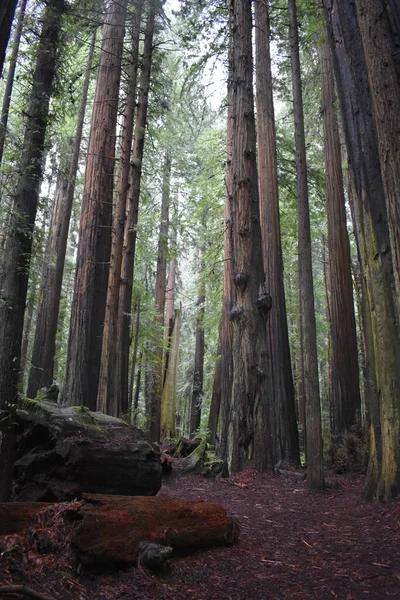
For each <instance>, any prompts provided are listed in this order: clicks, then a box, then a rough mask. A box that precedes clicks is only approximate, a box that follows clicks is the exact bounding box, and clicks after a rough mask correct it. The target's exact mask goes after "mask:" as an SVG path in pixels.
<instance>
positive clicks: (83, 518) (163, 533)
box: [0, 494, 239, 565]
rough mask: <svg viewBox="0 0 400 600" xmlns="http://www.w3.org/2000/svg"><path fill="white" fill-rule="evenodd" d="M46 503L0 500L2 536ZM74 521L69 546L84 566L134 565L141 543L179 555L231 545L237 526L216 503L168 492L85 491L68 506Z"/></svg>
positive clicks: (30, 522) (20, 526)
mask: <svg viewBox="0 0 400 600" xmlns="http://www.w3.org/2000/svg"><path fill="white" fill-rule="evenodd" d="M46 506H49V503H41V502H29V503H23V502H9V503H3V504H0V535H2V534H6V533H15V532H17V531H19V532H20V531H22V530H24V529H27V528H28V527H30V526H32V525H33V524H34V521H35V516H36V514H37V513H38V512H39V511H40V510H41V509H43V508H44V507H46ZM73 512H76V517H77V519H76V520H75V519H74V521H75V523H78V525H77V529H76V532H75V534H74V535H73V537H72V545H73V547H74V549H75V550H76V551H77V553H78V555H79V559H80V560H81V561H82V562H83V563H86V564H95V563H107V564H112V563H117V564H127V565H128V564H137V561H138V555H139V546H140V544H141V542H153V543H156V544H162V545H164V546H170V547H172V548H173V549H174V551H177V552H178V553H179V554H182V553H188V552H191V551H193V550H196V549H198V548H211V547H214V546H221V545H231V544H233V543H234V542H235V540H236V539H237V538H238V535H239V527H238V525H237V523H236V522H235V521H234V519H233V518H232V517H230V516H228V515H227V513H226V510H225V509H224V508H223V507H222V506H221V505H219V504H211V503H208V502H204V501H202V500H181V499H179V498H171V497H169V496H156V497H147V496H109V495H103V494H84V498H83V501H82V502H79V503H78V502H77V503H74V504H73V505H72V504H71V508H68V514H69V515H70V516H71V514H72V513H73Z"/></svg>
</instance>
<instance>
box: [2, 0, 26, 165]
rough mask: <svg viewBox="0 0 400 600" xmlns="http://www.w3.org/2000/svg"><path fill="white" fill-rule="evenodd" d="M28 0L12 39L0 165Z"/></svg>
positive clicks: (21, 8) (3, 109) (19, 15)
mask: <svg viewBox="0 0 400 600" xmlns="http://www.w3.org/2000/svg"><path fill="white" fill-rule="evenodd" d="M26 2H27V0H21V4H20V6H19V11H18V20H17V24H16V27H15V33H14V37H13V40H12V50H11V54H10V58H9V61H8V65H9V66H8V73H7V81H6V89H5V90H4V100H3V106H2V109H1V115H0V116H1V118H0V165H1V163H2V160H3V152H4V142H5V139H6V133H7V123H8V113H9V110H10V104H11V94H12V89H13V85H14V77H15V69H16V67H17V57H18V51H19V44H20V41H21V33H22V27H23V24H24V17H25V8H26ZM0 35H1V34H0ZM0 72H1V69H0Z"/></svg>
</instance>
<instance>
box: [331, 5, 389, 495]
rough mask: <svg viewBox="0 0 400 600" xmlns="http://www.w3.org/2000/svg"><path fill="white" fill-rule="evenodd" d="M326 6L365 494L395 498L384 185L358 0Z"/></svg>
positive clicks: (386, 222)
mask: <svg viewBox="0 0 400 600" xmlns="http://www.w3.org/2000/svg"><path fill="white" fill-rule="evenodd" d="M324 6H325V13H326V17H327V25H328V34H329V41H330V44H331V48H332V50H333V56H334V66H335V72H336V80H337V85H338V92H339V98H340V105H341V110H342V115H343V123H344V131H345V137H346V145H347V151H348V157H349V164H350V171H351V175H352V192H353V193H352V198H353V215H354V229H355V233H356V238H357V245H358V250H359V256H360V261H361V270H362V273H363V290H364V292H365V296H364V302H363V305H364V307H365V313H364V315H363V316H364V328H365V331H364V334H365V335H364V339H365V340H366V344H365V351H366V362H367V367H368V373H369V380H368V382H367V383H368V388H367V389H368V391H369V394H370V416H371V424H370V452H369V455H370V459H369V467H368V472H367V478H366V483H365V488H364V495H365V497H366V498H368V499H372V498H376V499H378V500H381V501H389V500H391V499H392V498H394V497H396V496H397V495H398V494H399V490H400V469H399V465H400V460H399V458H398V450H399V446H398V435H397V436H396V430H398V416H397V414H396V411H397V413H398V409H396V406H397V402H398V399H399V398H400V334H399V329H398V326H397V323H398V313H397V310H396V291H395V289H396V288H395V282H394V274H393V256H392V248H391V239H390V235H389V224H388V214H387V209H386V198H385V188H384V184H383V180H382V173H381V165H380V161H379V150H378V140H377V130H376V124H375V121H374V119H373V113H374V109H373V100H372V98H371V96H372V94H371V90H370V87H369V83H368V72H367V65H366V61H365V55H364V50H363V46H362V40H361V35H360V29H359V24H358V19H357V14H356V8H355V5H354V3H342V2H338V1H337V0H324ZM394 439H396V440H397V441H396V442H395V443H393V440H394Z"/></svg>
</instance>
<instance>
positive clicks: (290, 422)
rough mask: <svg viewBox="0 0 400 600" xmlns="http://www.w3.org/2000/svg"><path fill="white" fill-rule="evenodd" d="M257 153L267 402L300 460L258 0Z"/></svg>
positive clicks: (287, 446)
mask: <svg viewBox="0 0 400 600" xmlns="http://www.w3.org/2000/svg"><path fill="white" fill-rule="evenodd" d="M254 17H255V32H256V36H255V42H256V99H257V140H258V144H257V158H258V185H259V192H260V214H261V232H262V239H263V257H264V270H265V287H266V289H267V290H268V292H269V293H270V294H271V297H272V308H271V312H270V316H269V323H268V336H269V344H270V357H271V358H270V360H271V381H270V382H269V388H270V391H269V397H270V400H269V404H271V405H273V406H271V407H270V418H271V421H272V422H273V423H274V422H275V428H276V434H275V439H276V450H275V452H276V456H277V459H278V460H282V459H283V460H285V461H288V462H289V463H291V464H293V465H299V464H300V451H299V440H298V433H297V423H296V411H295V398H294V386H293V376H292V365H291V360H290V348H289V335H288V325H287V316H286V303H285V290H284V283H283V261H282V246H281V232H280V218H279V191H278V169H277V156H276V135H275V115H274V101H273V93H272V72H271V54H270V43H269V37H270V24H269V10H268V2H267V1H265V0H256V2H255V10H254Z"/></svg>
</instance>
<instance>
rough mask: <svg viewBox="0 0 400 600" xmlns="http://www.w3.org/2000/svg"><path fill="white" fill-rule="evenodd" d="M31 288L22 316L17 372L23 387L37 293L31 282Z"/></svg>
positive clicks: (34, 285)
mask: <svg viewBox="0 0 400 600" xmlns="http://www.w3.org/2000/svg"><path fill="white" fill-rule="evenodd" d="M31 285H32V288H31V291H30V294H29V299H28V302H27V304H26V307H25V318H24V330H23V334H22V345H21V368H20V373H19V383H20V385H21V386H22V387H24V383H25V382H24V379H25V377H24V376H25V369H26V363H27V358H28V347H29V337H30V333H31V327H32V320H33V313H34V311H35V299H36V295H37V289H36V284H32V283H31Z"/></svg>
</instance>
